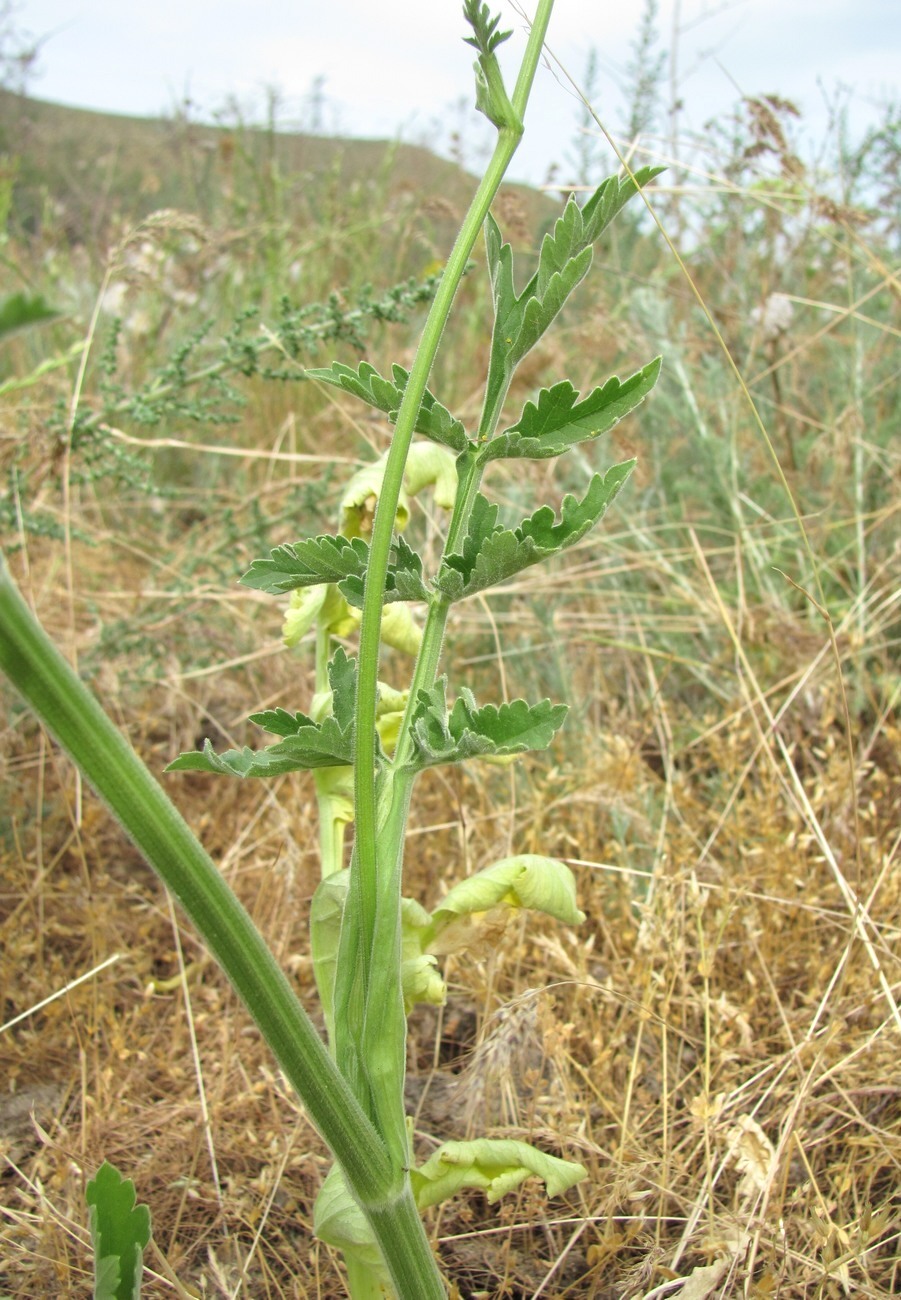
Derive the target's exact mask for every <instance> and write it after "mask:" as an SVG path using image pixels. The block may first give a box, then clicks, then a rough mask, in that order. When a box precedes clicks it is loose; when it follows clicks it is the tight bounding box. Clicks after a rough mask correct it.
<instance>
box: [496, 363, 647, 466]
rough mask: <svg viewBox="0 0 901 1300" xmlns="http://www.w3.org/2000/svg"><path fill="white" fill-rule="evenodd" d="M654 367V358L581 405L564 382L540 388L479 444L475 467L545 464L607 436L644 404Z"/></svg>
mask: <svg viewBox="0 0 901 1300" xmlns="http://www.w3.org/2000/svg"><path fill="white" fill-rule="evenodd" d="M660 366H661V360H660V357H655V359H654V360H653V361H650V362H648V364H647V365H646V366H642V368H641V370H636V371H635V373H634V374H633V375H630V376H629V378H628V379H626V380H624V381H623V382H622V383H621V382H620V380H619V379H618V378H617V377H616V376H615V375H614V376H613V377H612V378H611V379H608V380H607V382H606V384H604V385H603V386H602V387H599V388H595V389H594V390H593V392H591V393H589V395H588V397H586V398H585V399H584V400H583V401H581V402H580V401H578V400H577V399H578V396H579V394H578V392H577V391H576V389H575V388H573V386H572V384H570V383H569V382H568V381H567V380H563V382H562V383H559V384H554V386H553V387H552V388H543V389H542V390H541V392H540V393H539V394H538V401H537V403H536V402H526V405H525V407H524V409H523V413H522V415H521V416H520V418H519V420H518V421H517V422H516V424H513V425H511V426H510V427H509V428H508V429H505V430H504V431H503V432H502V433H499V434H498V435H497V436H496V437H494V438H492V440H491V441H490V442H489V443H486V444H485V446H484V447H483V448H482V450H481V451H480V453H479V461H480V462H481V463H482V464H487V463H488V461H491V460H500V459H505V458H510V457H525V458H528V459H530V460H545V459H547V458H548V457H550V456H560V455H562V454H563V452H566V451H569V450H570V448H572V447H575V446H577V445H578V444H579V443H581V442H588V441H592V440H593V439H595V438H598V437H600V435H601V434H603V433H608V432H609V431H610V430H611V429H612V428H613V427H614V425H616V424H618V423H619V421H620V420H622V419H623V417H624V416H626V415H628V414H629V413H630V412H631V411H634V410H635V408H636V407H637V406H639V405H640V404H641V403H642V402H643V401H644V399H645V398H646V397H647V395H648V393H649V392H650V391H651V389H652V388H653V387H654V385H655V384H656V382H657V377H658V375H659V374H660Z"/></svg>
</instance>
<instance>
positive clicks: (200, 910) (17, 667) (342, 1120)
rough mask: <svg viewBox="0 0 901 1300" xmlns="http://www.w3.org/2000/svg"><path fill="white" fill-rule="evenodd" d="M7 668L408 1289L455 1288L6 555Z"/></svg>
mask: <svg viewBox="0 0 901 1300" xmlns="http://www.w3.org/2000/svg"><path fill="white" fill-rule="evenodd" d="M0 669H2V670H3V671H4V672H5V673H6V675H7V676H8V677H9V679H10V681H11V682H12V683H13V685H14V686H15V687H17V689H18V690H19V691H20V692H21V694H22V695H23V696H24V698H25V700H26V701H27V702H28V704H29V705H30V706H31V708H32V709H33V710H34V712H35V713H36V714H37V715H38V717H39V718H40V719H41V720H42V721H43V722H44V723H45V725H46V726H47V727H48V728H49V729H50V730H51V731H52V732H53V733H54V735H55V736H56V737H57V739H58V740H59V741H60V743H61V744H62V746H63V748H64V749H65V750H66V751H67V753H68V754H69V755H70V756H71V757H72V758H73V759H74V761H75V762H76V763H77V764H78V766H79V767H80V768H81V770H82V771H83V772H84V774H85V776H86V777H87V778H88V780H89V781H90V782H91V784H92V785H93V786H94V787H95V789H96V790H97V791H98V792H99V793H100V795H101V796H102V798H103V799H104V800H105V801H106V803H107V804H108V805H109V807H110V809H111V810H112V812H113V813H114V814H115V816H116V817H117V818H118V820H119V821H120V822H121V824H122V826H123V827H124V829H125V830H126V831H127V833H128V834H129V836H130V837H131V839H132V840H133V841H134V843H135V844H136V845H137V846H138V848H139V849H140V850H141V852H142V853H143V854H144V856H145V857H146V859H147V861H148V862H149V863H150V864H151V866H153V868H154V869H155V870H156V872H157V874H158V875H159V876H160V877H161V879H162V880H163V881H164V883H165V884H166V885H167V886H168V888H169V889H170V890H171V891H172V893H173V894H174V895H175V897H176V898H177V899H178V900H179V902H180V903H181V905H182V907H183V908H184V910H185V911H186V912H187V914H188V916H189V917H190V919H191V921H192V922H193V924H194V926H195V927H196V929H197V931H198V932H199V934H200V935H201V937H202V938H203V940H204V942H205V943H206V945H207V947H208V948H209V950H210V952H211V953H212V954H213V956H214V957H215V958H216V960H217V961H218V962H219V964H220V966H221V967H222V969H223V970H224V971H225V973H226V975H227V976H228V978H229V980H230V981H231V983H232V985H233V987H234V988H235V990H236V991H237V993H238V994H239V996H240V997H241V999H242V1001H243V1002H244V1004H245V1006H246V1007H247V1009H248V1011H249V1012H250V1014H251V1015H252V1016H253V1019H254V1020H255V1021H256V1023H257V1025H258V1026H259V1028H260V1030H261V1032H262V1033H263V1036H264V1037H265V1039H266V1042H267V1043H268V1044H269V1047H270V1048H271V1050H272V1052H273V1053H274V1055H275V1057H276V1059H277V1061H278V1063H279V1065H280V1066H281V1067H282V1069H283V1070H284V1072H285V1075H286V1076H287V1078H288V1079H289V1080H290V1082H291V1084H292V1086H293V1087H294V1088H295V1090H296V1092H297V1094H298V1096H299V1097H300V1098H301V1100H302V1101H303V1103H304V1105H305V1106H306V1108H307V1110H308V1111H309V1114H310V1117H311V1118H312V1120H313V1122H314V1124H315V1125H316V1127H317V1128H318V1129H319V1131H320V1132H321V1134H322V1136H323V1137H324V1138H325V1140H326V1142H327V1143H328V1145H329V1147H330V1148H331V1150H332V1152H333V1153H334V1155H335V1156H336V1158H337V1159H338V1161H339V1162H340V1164H341V1166H342V1168H343V1170H344V1173H345V1176H346V1177H347V1180H348V1183H349V1184H350V1186H351V1188H352V1190H353V1192H354V1195H355V1196H356V1197H357V1199H358V1201H359V1203H360V1206H361V1208H362V1209H363V1211H364V1213H365V1214H366V1216H367V1218H368V1219H369V1221H370V1223H371V1225H372V1228H373V1231H374V1233H375V1236H376V1240H377V1241H378V1244H379V1248H380V1249H381V1251H382V1253H383V1255H384V1257H385V1260H386V1263H387V1264H388V1267H389V1269H390V1271H391V1274H392V1278H393V1279H394V1282H395V1286H396V1287H397V1292H398V1295H399V1296H401V1297H403V1300H420V1298H421V1300H440V1297H443V1296H444V1295H445V1289H444V1285H443V1283H442V1281H441V1277H440V1274H439V1272H438V1269H437V1266H436V1263H435V1260H434V1257H433V1255H432V1251H431V1248H430V1246H429V1243H428V1239H427V1238H426V1235H425V1231H424V1229H423V1226H422V1223H421V1221H420V1219H419V1216H418V1214H417V1212H416V1207H415V1204H414V1202H413V1198H412V1193H411V1192H410V1187H409V1179H408V1177H407V1176H405V1175H404V1173H403V1171H402V1170H398V1169H397V1167H396V1165H395V1163H394V1162H393V1161H392V1160H391V1158H390V1155H389V1153H388V1151H387V1149H386V1147H385V1143H384V1142H383V1140H382V1138H381V1137H380V1136H379V1134H378V1133H377V1132H376V1130H375V1129H374V1127H373V1126H372V1124H371V1123H370V1121H369V1119H368V1117H367V1116H366V1114H365V1113H364V1112H363V1110H362V1108H361V1106H360V1104H359V1102H358V1101H357V1099H356V1097H355V1096H354V1095H353V1093H352V1091H351V1090H350V1088H349V1087H348V1085H347V1082H346V1080H345V1079H344V1077H343V1075H342V1074H341V1073H340V1072H339V1070H338V1069H337V1067H336V1065H335V1063H334V1061H333V1060H332V1058H331V1057H330V1056H329V1054H328V1052H327V1050H326V1048H325V1045H324V1043H323V1042H322V1039H321V1038H320V1037H319V1035H318V1033H317V1032H316V1029H315V1028H314V1026H313V1023H312V1021H311V1020H310V1018H309V1016H308V1015H307V1013H306V1012H305V1011H304V1009H303V1007H302V1006H301V1005H300V1002H299V1001H298V999H297V997H296V995H295V993H294V991H293V989H292V988H291V986H290V984H289V983H288V981H287V979H286V978H285V975H284V973H283V972H282V970H281V969H280V967H279V966H278V963H277V962H276V960H275V958H274V957H273V955H272V953H271V952H270V950H269V948H268V947H267V946H266V943H265V941H264V939H263V937H262V935H261V934H260V932H259V931H258V930H257V929H256V927H255V926H254V924H253V921H252V920H251V919H250V917H249V916H248V914H247V912H246V911H245V909H244V907H243V906H242V904H241V903H240V902H239V900H238V899H237V898H236V896H235V895H234V894H233V893H232V891H231V889H230V888H229V886H228V885H227V884H226V882H225V880H224V879H223V878H222V876H221V875H220V873H219V871H218V870H217V869H216V866H215V865H214V863H213V862H212V860H211V859H210V857H209V856H208V854H207V853H206V852H205V850H204V849H203V847H202V846H201V845H200V843H199V842H198V840H197V839H196V838H195V836H194V835H193V833H192V832H191V830H190V829H189V827H188V826H187V824H186V823H185V821H184V819H183V818H182V816H181V814H180V813H179V812H178V810H177V809H176V808H175V807H174V805H173V804H172V803H171V802H170V800H169V798H168V796H167V795H166V794H165V792H164V791H163V789H162V788H161V786H160V785H159V784H158V783H157V782H156V781H155V780H154V778H153V777H152V776H151V774H150V772H148V770H147V768H146V767H145V766H144V764H143V763H142V762H141V760H140V759H139V758H138V756H137V755H136V754H135V752H134V750H133V749H132V748H131V746H130V745H129V744H128V742H127V740H126V739H125V737H124V736H123V735H122V733H121V732H120V731H119V730H118V729H117V728H116V727H115V726H114V725H113V723H112V722H111V721H110V719H109V718H108V717H107V716H106V714H105V713H104V712H103V709H102V708H101V707H100V705H99V704H98V703H97V701H96V699H95V698H94V697H93V695H92V694H91V693H90V691H89V690H88V689H87V687H86V686H85V685H84V684H83V683H82V682H81V680H80V679H79V678H78V676H77V675H76V673H75V672H74V671H73V669H72V667H71V665H70V664H68V663H67V662H66V660H65V659H64V658H63V656H62V655H61V654H60V652H59V651H58V650H57V649H56V647H55V646H54V645H53V643H52V642H51V640H50V638H49V637H48V636H47V634H46V633H45V632H44V630H43V628H41V626H40V624H39V623H38V622H37V620H36V619H35V618H34V616H33V615H32V613H31V611H30V610H29V608H28V606H27V605H26V604H25V601H24V600H23V599H22V597H21V595H20V594H19V592H18V590H17V588H16V586H15V584H14V582H13V580H12V578H11V576H10V574H9V571H8V569H7V567H6V563H5V560H4V559H3V556H2V554H0Z"/></svg>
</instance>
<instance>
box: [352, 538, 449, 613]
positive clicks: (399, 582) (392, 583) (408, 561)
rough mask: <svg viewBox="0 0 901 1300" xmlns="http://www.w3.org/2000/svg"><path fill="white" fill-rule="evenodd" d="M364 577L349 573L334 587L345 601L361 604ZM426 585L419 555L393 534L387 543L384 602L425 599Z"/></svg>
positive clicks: (426, 593) (357, 607) (427, 596)
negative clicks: (388, 557) (390, 541)
mask: <svg viewBox="0 0 901 1300" xmlns="http://www.w3.org/2000/svg"><path fill="white" fill-rule="evenodd" d="M363 589H364V579H363V577H362V576H359V577H358V576H356V575H354V576H352V577H349V578H346V579H344V581H343V582H340V583H339V584H338V590H339V591H340V592H341V595H342V596H343V597H344V599H345V600H346V601H347V603H348V604H349V605H353V606H354V608H355V609H362V608H363ZM428 599H429V589H428V587H427V586H426V585H425V582H424V581H423V577H422V557H421V556H420V555H419V554H418V553H417V552H416V551H414V550H412V549H411V547H410V546H408V545H407V543H406V541H405V540H404V538H403V537H397V538H396V539H395V540H394V542H393V543H392V546H391V561H390V563H389V565H388V572H387V574H386V576H385V602H386V604H389V603H391V602H393V601H396V600H428Z"/></svg>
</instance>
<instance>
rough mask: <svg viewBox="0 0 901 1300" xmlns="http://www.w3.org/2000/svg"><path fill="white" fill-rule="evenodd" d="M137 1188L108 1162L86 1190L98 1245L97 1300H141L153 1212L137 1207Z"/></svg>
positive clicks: (95, 1243)
mask: <svg viewBox="0 0 901 1300" xmlns="http://www.w3.org/2000/svg"><path fill="white" fill-rule="evenodd" d="M136 1199H137V1198H136V1196H135V1185H134V1183H133V1182H132V1181H131V1179H129V1178H123V1177H122V1175H121V1174H120V1173H119V1171H118V1170H117V1169H116V1168H115V1167H114V1166H113V1165H111V1164H110V1163H109V1161H106V1160H105V1161H104V1162H103V1164H102V1165H101V1166H100V1168H99V1169H98V1170H97V1173H96V1174H95V1176H94V1177H93V1178H92V1179H91V1181H90V1182H89V1183H88V1185H87V1188H86V1190H85V1200H86V1202H87V1204H88V1206H89V1207H90V1223H91V1240H92V1242H93V1245H94V1297H95V1300H138V1297H139V1296H140V1294H141V1274H142V1272H143V1266H144V1265H143V1261H144V1249H145V1247H146V1246H147V1243H148V1242H149V1241H150V1211H149V1209H148V1208H147V1206H146V1205H136V1204H135V1201H136Z"/></svg>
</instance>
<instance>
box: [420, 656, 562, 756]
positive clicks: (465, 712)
mask: <svg viewBox="0 0 901 1300" xmlns="http://www.w3.org/2000/svg"><path fill="white" fill-rule="evenodd" d="M446 691H447V678H446V677H440V678H439V679H438V680H437V681H436V682H435V684H434V686H432V687H431V689H430V690H428V691H420V692H419V697H418V700H417V705H416V709H415V711H414V715H413V723H412V734H413V739H414V745H415V749H416V766H417V767H422V768H425V767H432V766H434V765H436V764H438V763H459V762H463V761H465V760H466V759H470V758H486V757H489V756H491V757H493V756H503V755H507V754H523V753H525V752H526V751H527V750H530V749H546V748H547V746H548V745H549V744H550V743H551V741H552V739H553V737H554V734H555V732H556V731H558V730H559V728H560V727H561V726H562V725H563V719H564V718H565V717H566V713H567V706H566V705H565V704H551V702H550V700H542V701H541V702H540V703H539V704H528V703H526V701H525V700H513V701H512V702H511V703H509V704H500V705H496V704H485V705H483V706H482V707H481V708H480V707H479V706H478V705H477V704H476V702H475V699H474V697H473V695H472V692H471V691H469V690H468V689H467V688H466V687H463V689H462V690H461V691H460V694H459V696H458V697H457V700H456V701H455V703H454V706H453V708H452V709H451V710H450V712H448V709H447V703H446Z"/></svg>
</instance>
